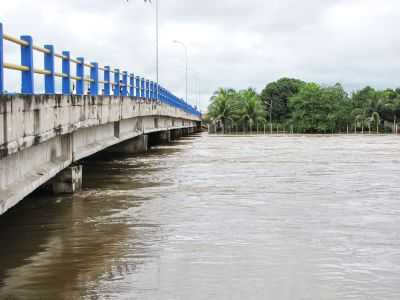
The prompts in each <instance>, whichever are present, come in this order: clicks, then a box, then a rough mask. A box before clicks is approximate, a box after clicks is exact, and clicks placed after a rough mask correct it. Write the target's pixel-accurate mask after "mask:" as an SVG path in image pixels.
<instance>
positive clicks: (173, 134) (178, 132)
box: [171, 129, 182, 140]
mask: <svg viewBox="0 0 400 300" xmlns="http://www.w3.org/2000/svg"><path fill="white" fill-rule="evenodd" d="M181 136H182V129H174V130H172V131H171V139H172V140H177V139H179V138H180V137H181Z"/></svg>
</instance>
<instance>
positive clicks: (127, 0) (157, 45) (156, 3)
mask: <svg viewBox="0 0 400 300" xmlns="http://www.w3.org/2000/svg"><path fill="white" fill-rule="evenodd" d="M153 1H154V2H155V6H156V81H157V91H156V98H157V100H159V40H160V38H159V32H160V31H159V17H158V0H153ZM126 2H129V0H126ZM144 2H146V3H147V2H149V3H152V0H144Z"/></svg>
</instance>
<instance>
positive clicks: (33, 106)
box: [0, 95, 200, 215]
mask: <svg viewBox="0 0 400 300" xmlns="http://www.w3.org/2000/svg"><path fill="white" fill-rule="evenodd" d="M199 121H200V119H199V117H198V116H195V115H191V114H188V113H186V112H184V111H182V110H179V109H178V108H175V107H172V106H169V105H166V104H162V103H157V102H155V101H145V100H143V99H138V98H131V97H114V96H107V97H102V96H100V97H90V96H61V95H56V96H43V95H41V96H21V95H15V96H0V215H1V214H3V213H4V212H5V211H7V210H8V209H9V208H11V207H12V206H14V205H15V204H17V203H18V202H19V201H21V200H22V199H23V198H24V197H25V196H27V195H28V194H30V193H31V192H32V191H34V190H35V189H36V188H38V187H39V186H41V185H42V184H44V183H45V182H47V181H48V180H49V179H51V178H53V177H54V176H55V175H57V174H58V173H59V172H61V171H62V170H64V169H65V168H66V167H68V166H69V165H71V164H72V163H74V162H76V161H79V160H80V159H82V158H84V157H87V156H90V155H92V154H95V153H97V152H99V151H102V150H103V149H106V148H108V147H111V146H114V145H116V144H119V143H122V142H124V141H128V140H130V139H133V138H135V137H138V136H141V135H143V134H150V133H154V132H162V131H168V130H181V129H183V128H195V127H196V126H197V125H198V124H199Z"/></svg>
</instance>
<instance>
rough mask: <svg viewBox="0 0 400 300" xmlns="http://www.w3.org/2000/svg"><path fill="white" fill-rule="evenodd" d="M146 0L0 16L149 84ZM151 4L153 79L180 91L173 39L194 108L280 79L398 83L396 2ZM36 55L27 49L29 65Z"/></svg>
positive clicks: (107, 0)
mask: <svg viewBox="0 0 400 300" xmlns="http://www.w3.org/2000/svg"><path fill="white" fill-rule="evenodd" d="M154 1H155V0H153V3H152V4H149V3H145V2H144V1H143V0H130V1H129V2H127V1H126V0H96V1H95V0H68V1H65V0H63V1H61V0H40V1H38V0H2V3H1V8H0V22H1V23H3V30H4V32H5V33H7V34H11V35H14V36H17V37H19V36H20V35H31V36H32V37H33V39H34V44H36V45H44V44H53V45H54V46H55V48H56V52H61V51H63V50H69V51H70V52H71V55H72V56H74V57H84V58H85V59H86V60H87V61H91V62H98V63H99V64H100V65H102V66H105V65H110V66H112V67H115V68H119V69H121V70H126V71H129V72H133V73H135V74H140V75H143V76H145V77H147V78H151V79H154V80H155V78H156V72H155V70H156V68H155V57H156V55H155V5H154ZM158 1H159V16H160V84H162V85H163V86H165V87H166V88H168V89H169V90H171V91H172V92H174V93H175V94H176V95H177V96H179V97H182V98H184V97H185V52H184V48H183V47H182V46H181V45H179V44H175V43H173V41H174V40H179V41H182V42H183V43H185V44H186V45H187V48H188V53H189V102H190V103H192V104H199V106H200V107H201V108H202V109H203V110H204V109H206V107H207V105H208V103H209V98H210V96H211V95H212V94H213V92H214V91H215V90H216V89H217V88H219V87H225V88H235V89H244V88H248V87H253V88H256V89H257V90H258V91H261V90H262V89H263V88H264V87H265V85H266V84H267V83H268V82H271V81H275V80H277V79H279V78H281V77H291V78H299V79H302V80H305V81H315V82H317V83H319V84H321V85H331V84H335V83H337V82H340V83H342V85H343V86H344V87H345V89H346V90H347V91H349V92H351V91H354V90H356V89H359V88H362V87H364V86H366V85H370V86H372V87H375V88H386V87H390V88H396V87H400V82H399V80H398V78H397V77H398V75H400V74H399V73H400V37H399V35H398V28H400V18H399V16H400V1H398V0H303V1H299V0H247V1H243V0H242V1H239V0H219V1H216V0H201V1H199V0H197V1H196V0H180V1H178V0H158ZM19 51H20V50H19V48H18V47H17V46H14V45H12V44H9V43H8V42H5V61H7V62H15V63H19V59H20V57H19ZM42 61H43V58H42V56H41V54H40V53H37V54H35V66H37V67H41V66H42V64H43V62H42ZM36 62H37V63H36ZM57 67H59V68H60V69H59V70H61V67H60V65H57ZM19 76H20V75H19V74H18V73H17V72H15V71H7V72H6V89H8V90H9V91H16V90H18V89H19V79H18V78H19ZM36 81H37V82H38V83H37V86H38V89H40V88H42V85H43V84H42V81H43V80H42V79H41V78H40V76H39V75H38V76H37V80H36ZM36 81H35V82H36Z"/></svg>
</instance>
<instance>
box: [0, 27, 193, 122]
mask: <svg viewBox="0 0 400 300" xmlns="http://www.w3.org/2000/svg"><path fill="white" fill-rule="evenodd" d="M3 41H7V42H10V43H13V44H16V45H19V46H20V47H21V64H20V65H18V64H14V63H10V62H5V61H4V48H3ZM33 51H37V52H40V53H42V54H43V55H44V69H40V68H35V67H34V65H35V64H34V57H33V53H34V52H33ZM55 58H57V59H61V61H62V71H61V72H56V71H55V63H54V61H55ZM71 63H73V64H75V66H76V74H71ZM85 68H89V69H90V72H89V77H87V76H86V77H85ZM4 69H8V70H14V71H19V72H21V73H22V80H21V93H22V94H28V95H34V94H35V82H34V74H40V75H44V80H45V94H50V95H51V94H55V78H56V77H57V78H62V93H63V94H64V95H70V94H72V92H73V91H72V89H71V80H72V81H75V82H76V86H77V89H76V94H77V95H84V94H85V83H87V84H88V85H89V86H88V87H89V94H90V95H91V96H98V95H99V85H103V89H102V93H101V94H102V95H105V96H110V95H114V96H131V97H137V98H142V99H146V100H156V101H161V102H165V103H168V104H169V105H172V106H175V107H177V108H179V109H182V110H184V111H186V112H188V113H192V114H196V115H200V112H199V111H197V110H196V109H195V108H193V107H192V106H190V105H189V104H187V103H185V102H184V101H183V100H182V99H179V98H178V97H176V96H174V95H173V94H172V93H170V92H169V91H168V90H166V89H165V88H163V87H161V86H158V85H157V84H156V83H155V82H153V81H151V80H148V79H145V78H144V77H139V76H135V75H134V74H133V73H128V72H121V71H120V70H119V69H113V70H112V69H111V68H110V67H108V66H105V67H101V66H99V65H98V64H97V63H94V62H91V63H88V62H85V61H84V59H83V58H73V57H71V56H70V53H69V52H68V51H63V52H62V53H56V52H55V51H54V47H53V46H52V45H45V46H44V47H41V46H38V45H34V44H33V39H32V37H31V36H26V35H25V36H21V37H20V38H16V37H13V36H11V35H8V34H5V33H3V25H2V23H0V95H1V94H4ZM99 71H101V72H103V73H104V80H100V79H99ZM111 75H113V76H111ZM112 77H113V79H112Z"/></svg>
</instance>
